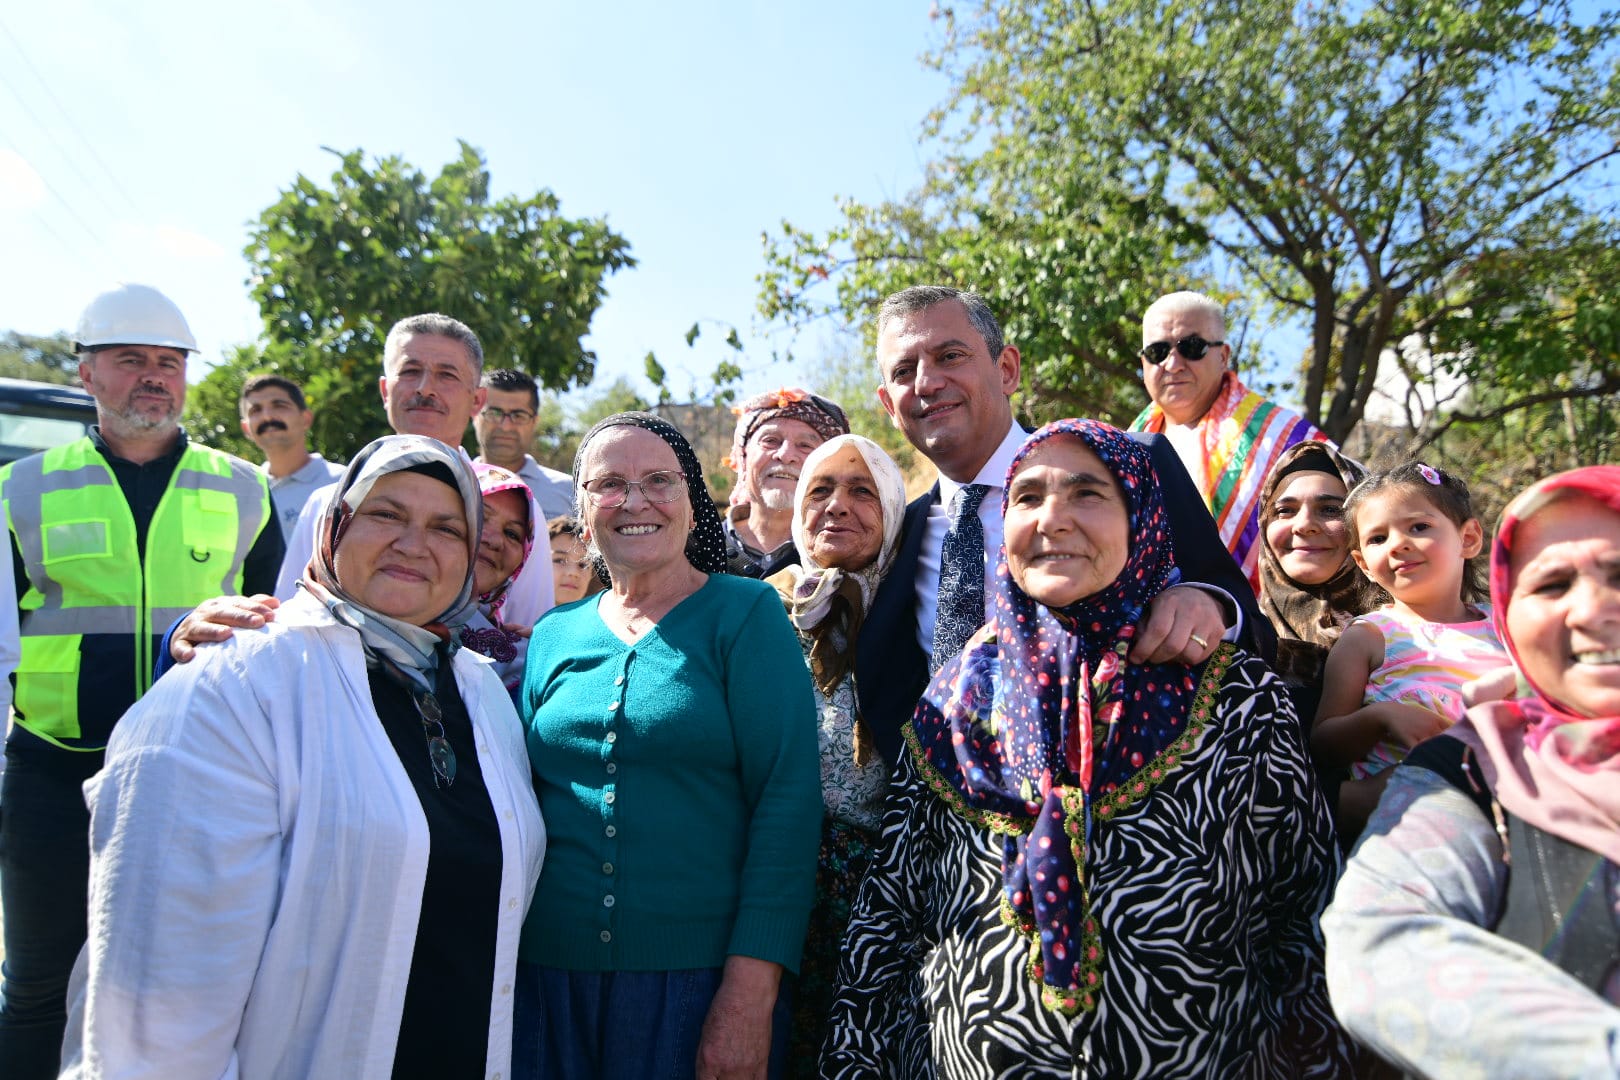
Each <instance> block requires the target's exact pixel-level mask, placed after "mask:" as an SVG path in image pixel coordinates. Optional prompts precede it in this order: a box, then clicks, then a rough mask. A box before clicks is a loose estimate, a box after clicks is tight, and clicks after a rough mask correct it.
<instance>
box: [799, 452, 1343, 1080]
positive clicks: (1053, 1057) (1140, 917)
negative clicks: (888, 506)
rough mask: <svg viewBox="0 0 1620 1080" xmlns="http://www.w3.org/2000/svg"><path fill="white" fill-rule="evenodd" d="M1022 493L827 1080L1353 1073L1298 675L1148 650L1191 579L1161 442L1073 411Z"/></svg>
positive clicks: (1019, 465) (926, 729)
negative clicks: (1159, 452)
mask: <svg viewBox="0 0 1620 1080" xmlns="http://www.w3.org/2000/svg"><path fill="white" fill-rule="evenodd" d="M1006 491H1007V495H1006V497H1005V501H1004V503H1003V506H1002V512H1003V514H1004V515H1005V518H1006V521H1005V536H1006V557H1005V558H1004V560H1003V561H1002V563H1001V565H1000V566H999V567H998V569H997V574H996V599H995V605H994V609H993V614H992V616H991V620H990V622H989V624H988V625H987V626H986V627H985V629H984V630H983V631H981V632H979V633H977V634H975V635H974V636H973V637H972V638H971V639H970V640H969V642H968V645H967V647H966V648H965V649H964V650H963V651H962V653H961V654H960V655H959V656H957V657H955V658H954V659H952V660H951V661H950V662H949V663H947V664H946V665H945V666H944V667H943V668H941V669H940V671H939V673H938V675H936V676H935V678H934V680H933V682H932V683H930V685H929V687H928V691H927V693H926V695H925V696H924V698H923V700H922V701H921V702H920V703H919V704H918V706H917V711H916V713H915V714H914V716H913V718H912V721H911V725H910V727H909V728H908V729H907V730H906V733H905V739H906V743H907V750H908V753H906V754H905V755H904V756H903V757H902V758H901V761H900V765H899V768H898V770H897V772H896V775H895V778H894V780H893V782H892V783H891V785H890V786H889V789H888V796H887V802H886V804H885V811H884V816H883V831H882V836H881V839H880V841H879V844H878V848H877V851H876V853H875V855H874V857H873V862H872V867H871V870H870V872H869V874H868V876H867V879H866V881H865V883H864V884H863V885H862V887H861V889H860V892H859V893H858V895H857V897H856V900H855V905H854V910H853V912H852V913H851V915H850V923H849V931H848V934H847V935H846V937H845V939H844V944H843V950H844V957H843V960H842V962H841V964H840V967H839V972H838V989H837V996H836V999H835V1001H834V1003H833V1006H832V1013H831V1020H830V1030H829V1033H828V1036H827V1040H826V1043H825V1052H824V1054H823V1055H822V1059H821V1075H822V1076H825V1077H833V1078H844V1077H849V1078H854V1077H867V1076H876V1075H900V1076H936V1077H939V1078H940V1080H957V1078H962V1080H965V1078H968V1077H980V1076H986V1075H995V1076H1017V1077H1020V1078H1029V1080H1037V1078H1048V1077H1050V1078H1053V1080H1057V1078H1065V1080H1067V1078H1070V1077H1073V1076H1075V1075H1076V1074H1077V1073H1086V1074H1088V1075H1089V1074H1091V1073H1093V1072H1095V1073H1098V1074H1102V1073H1106V1074H1107V1075H1109V1076H1117V1077H1154V1078H1165V1077H1206V1076H1222V1077H1225V1076H1245V1077H1270V1076H1276V1077H1298V1076H1321V1077H1329V1076H1340V1075H1346V1066H1347V1061H1346V1055H1347V1047H1346V1045H1345V1044H1344V1042H1343V1040H1342V1036H1341V1033H1340V1032H1339V1031H1338V1029H1337V1027H1336V1026H1335V1024H1334V1023H1333V1018H1332V1015H1331V1013H1330V1012H1329V1009H1328V1005H1327V994H1326V989H1325V987H1324V985H1323V981H1322V950H1321V942H1320V940H1319V939H1318V937H1317V934H1316V931H1315V915H1316V913H1317V912H1318V911H1320V910H1321V908H1322V905H1323V904H1324V903H1325V902H1326V900H1327V897H1328V894H1329V892H1330V891H1331V889H1332V886H1333V880H1334V877H1335V872H1336V870H1337V849H1336V847H1335V846H1334V844H1333V839H1332V829H1331V825H1330V823H1329V820H1328V813H1327V807H1326V805H1325V804H1324V803H1323V801H1322V798H1321V796H1320V794H1319V793H1318V792H1317V790H1316V787H1315V785H1314V782H1313V780H1312V777H1311V773H1310V769H1309V766H1308V764H1307V761H1306V757H1305V751H1304V746H1303V744H1302V742H1301V738H1300V732H1299V727H1298V724H1297V722H1296V721H1295V719H1294V716H1293V712H1292V710H1291V709H1290V707H1289V705H1288V700H1287V698H1286V697H1285V696H1284V694H1283V690H1282V687H1281V686H1280V685H1279V684H1278V682H1277V680H1276V678H1275V676H1273V675H1272V674H1271V673H1270V671H1269V669H1267V667H1266V666H1265V664H1264V663H1262V662H1261V661H1259V660H1258V659H1256V658H1253V657H1249V656H1245V655H1243V654H1242V653H1240V652H1238V651H1237V650H1236V649H1235V647H1234V646H1231V645H1223V646H1222V647H1221V648H1220V649H1218V650H1217V651H1216V652H1215V654H1214V656H1213V657H1212V658H1211V659H1210V660H1208V661H1207V662H1205V663H1203V664H1201V665H1199V666H1198V667H1188V666H1186V665H1184V664H1181V663H1178V662H1172V663H1159V664H1153V663H1137V662H1133V661H1131V660H1130V659H1129V655H1130V644H1131V642H1132V640H1133V639H1134V637H1135V634H1136V621H1137V619H1138V617H1139V615H1140V613H1141V612H1142V610H1143V609H1144V607H1145V606H1146V605H1147V604H1148V603H1149V602H1150V601H1151V600H1152V599H1153V597H1154V596H1156V595H1158V594H1159V593H1160V592H1162V591H1163V590H1164V589H1165V588H1167V587H1168V586H1169V585H1170V584H1171V583H1172V582H1174V581H1175V580H1177V578H1178V577H1179V571H1178V570H1177V567H1176V564H1175V559H1174V547H1173V544H1172V542H1171V538H1170V531H1169V523H1168V516H1167V512H1166V510H1165V506H1164V501H1163V497H1162V495H1161V493H1160V490H1159V481H1158V477H1157V475H1156V474H1155V472H1154V470H1153V468H1152V465H1151V458H1150V452H1149V450H1148V449H1147V448H1146V447H1145V446H1143V445H1141V444H1140V443H1138V442H1136V441H1135V440H1133V439H1131V438H1130V437H1129V436H1127V435H1125V434H1124V433H1122V432H1119V431H1117V430H1115V429H1113V428H1110V427H1107V426H1106V425H1102V424H1097V423H1093V422H1091V421H1079V420H1061V421H1058V422H1057V423H1054V424H1049V425H1047V426H1046V427H1044V428H1042V429H1041V430H1040V431H1037V432H1036V433H1035V434H1034V435H1032V436H1030V437H1029V439H1028V440H1026V441H1025V443H1024V444H1023V446H1022V447H1021V448H1020V449H1019V451H1018V454H1017V456H1016V457H1015V458H1014V460H1013V462H1012V465H1011V467H1010V468H1009V470H1008V472H1007V481H1006ZM1239 807H1240V808H1242V809H1241V810H1236V809H1233V808H1239ZM987 1001H988V1002H995V1007H994V1008H977V1007H971V1008H964V1007H963V1003H964V1002H987ZM896 1058H898V1059H899V1060H898V1063H896V1061H895V1059H896Z"/></svg>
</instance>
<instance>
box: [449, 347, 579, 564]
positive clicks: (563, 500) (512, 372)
mask: <svg viewBox="0 0 1620 1080" xmlns="http://www.w3.org/2000/svg"><path fill="white" fill-rule="evenodd" d="M483 384H484V391H485V393H486V394H487V395H488V396H487V397H486V398H485V399H484V407H483V408H482V409H481V410H479V411H478V412H477V413H476V414H474V416H473V433H474V434H475V435H477V436H478V460H479V461H483V462H487V463H488V464H490V465H499V466H500V467H501V468H503V469H505V470H506V471H507V472H511V473H516V474H517V475H518V477H519V478H520V479H522V481H523V482H524V483H525V484H527V485H529V490H530V491H532V492H534V498H535V501H536V502H538V503H539V504H540V512H541V513H542V514H544V515H546V520H547V521H550V520H551V519H552V518H558V517H566V516H568V515H570V514H572V513H573V512H574V478H573V477H572V476H569V475H568V474H567V473H565V472H562V471H560V470H557V469H548V468H546V467H545V466H544V465H542V464H540V463H539V462H538V461H536V460H534V457H533V456H532V455H531V454H530V453H529V449H530V448H531V447H533V446H534V431H535V428H536V427H537V426H539V422H540V388H539V387H538V386H537V385H536V384H535V381H534V379H533V378H531V377H530V376H529V375H528V374H527V373H525V372H522V371H518V370H516V369H514V368H494V369H492V370H490V371H486V372H484V378H483ZM536 535H538V533H536Z"/></svg>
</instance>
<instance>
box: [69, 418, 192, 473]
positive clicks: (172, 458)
mask: <svg viewBox="0 0 1620 1080" xmlns="http://www.w3.org/2000/svg"><path fill="white" fill-rule="evenodd" d="M174 430H175V436H176V437H175V440H174V445H173V446H172V447H170V448H169V449H168V450H166V451H164V453H163V454H162V456H160V457H155V458H153V459H152V460H151V461H149V462H147V463H146V465H145V466H136V465H135V463H134V462H133V461H130V460H128V459H127V458H121V457H119V456H118V455H117V454H116V453H114V452H113V448H112V447H110V446H108V445H107V440H106V439H103V438H102V437H101V425H100V424H91V425H90V442H91V443H93V444H94V445H95V448H96V453H98V454H100V455H101V456H102V457H104V458H106V459H107V460H108V461H110V462H113V463H115V464H120V465H130V466H134V467H136V468H146V467H149V466H153V465H163V464H167V465H169V466H173V465H174V463H175V462H178V461H179V460H180V455H181V454H184V453H185V452H186V443H187V441H188V440H187V439H186V429H185V428H183V427H177V428H175V429H174Z"/></svg>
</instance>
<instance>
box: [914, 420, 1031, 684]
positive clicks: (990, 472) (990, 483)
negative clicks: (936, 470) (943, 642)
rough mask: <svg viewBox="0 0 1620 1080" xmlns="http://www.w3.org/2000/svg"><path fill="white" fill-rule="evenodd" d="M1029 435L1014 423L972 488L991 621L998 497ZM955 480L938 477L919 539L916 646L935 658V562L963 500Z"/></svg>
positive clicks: (998, 545) (998, 548) (998, 544)
mask: <svg viewBox="0 0 1620 1080" xmlns="http://www.w3.org/2000/svg"><path fill="white" fill-rule="evenodd" d="M1027 438H1029V433H1028V432H1026V431H1025V430H1024V429H1023V428H1021V427H1019V426H1018V425H1017V423H1014V424H1013V425H1012V427H1010V428H1008V429H1007V435H1006V437H1005V438H1004V439H1002V440H1001V445H1000V446H998V447H996V451H995V453H993V454H991V455H990V460H989V461H986V462H985V463H984V467H983V468H981V469H980V470H979V473H978V475H977V476H975V477H974V478H973V481H972V482H973V483H975V484H983V485H984V486H985V487H987V488H989V489H990V490H989V491H987V492H985V494H984V501H983V502H981V503H980V504H979V523H980V524H981V525H983V526H984V550H985V559H984V606H985V617H986V618H987V619H988V618H989V611H990V605H991V604H992V603H993V602H994V600H995V592H994V586H995V581H996V558H997V556H998V555H999V554H1000V552H1001V492H1002V485H1003V484H1004V483H1005V482H1006V480H1007V470H1008V469H1009V468H1011V467H1012V461H1013V458H1015V457H1017V456H1018V448H1019V447H1020V446H1023V445H1024V440H1025V439H1027ZM964 486H966V485H963V484H958V483H957V482H956V481H955V480H952V479H951V478H950V477H948V476H946V475H945V474H943V473H941V474H940V477H939V498H938V499H936V500H935V501H934V504H933V505H932V506H930V507H929V508H928V526H927V529H926V531H925V532H924V533H923V539H922V548H921V550H919V551H918V553H917V583H916V584H917V644H919V645H921V646H922V651H923V654H924V655H925V656H931V655H933V652H934V619H935V616H936V615H937V614H938V612H939V562H940V557H941V553H942V552H943V551H944V548H945V534H946V533H947V532H949V531H950V528H951V509H952V508H953V507H954V506H955V505H956V500H957V499H958V498H960V497H961V491H962V488H963V487H964Z"/></svg>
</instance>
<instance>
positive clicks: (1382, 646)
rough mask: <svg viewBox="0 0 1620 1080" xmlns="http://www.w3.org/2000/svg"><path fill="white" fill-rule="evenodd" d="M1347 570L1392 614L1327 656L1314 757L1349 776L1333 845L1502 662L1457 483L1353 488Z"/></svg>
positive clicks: (1374, 619) (1424, 479)
mask: <svg viewBox="0 0 1620 1080" xmlns="http://www.w3.org/2000/svg"><path fill="white" fill-rule="evenodd" d="M1344 514H1345V520H1346V522H1347V524H1348V526H1349V531H1350V546H1351V554H1352V555H1353V557H1354V558H1355V560H1356V564H1357V565H1358V566H1360V567H1361V569H1362V570H1363V571H1364V572H1365V573H1366V575H1367V576H1368V577H1369V578H1371V579H1372V580H1373V582H1375V583H1376V584H1378V585H1379V586H1381V587H1383V589H1384V590H1385V591H1386V592H1387V593H1389V595H1390V597H1391V598H1392V602H1391V603H1389V604H1387V605H1385V606H1384V607H1382V608H1379V609H1378V610H1376V611H1372V612H1369V613H1368V614H1366V615H1363V616H1361V617H1360V618H1358V619H1356V620H1355V621H1354V622H1352V623H1351V624H1350V625H1349V626H1348V627H1346V628H1345V630H1344V633H1343V634H1341V635H1340V637H1339V641H1338V643H1337V644H1335V645H1334V646H1333V650H1332V652H1330V653H1329V654H1328V660H1327V670H1326V672H1325V674H1324V678H1323V686H1322V704H1321V707H1320V708H1319V709H1318V711H1317V714H1316V726H1315V728H1314V730H1313V731H1312V733H1311V750H1312V751H1313V753H1314V754H1315V755H1316V758H1317V762H1318V764H1320V765H1321V766H1323V767H1325V768H1333V767H1340V766H1345V765H1348V766H1349V767H1350V775H1351V780H1350V781H1348V782H1346V783H1345V784H1344V785H1342V786H1341V787H1340V789H1339V804H1338V807H1337V808H1336V813H1337V817H1338V820H1339V828H1340V835H1341V838H1342V839H1345V840H1349V839H1352V838H1353V837H1354V836H1355V835H1356V834H1358V833H1359V832H1360V831H1361V828H1362V826H1363V825H1364V824H1365V823H1366V820H1367V815H1368V814H1370V813H1371V812H1372V808H1373V807H1374V806H1375V805H1377V802H1378V796H1379V795H1380V794H1381V793H1382V792H1383V789H1384V784H1385V783H1386V782H1387V781H1388V779H1389V774H1388V772H1387V771H1385V770H1387V769H1388V767H1389V766H1391V765H1393V764H1395V763H1396V762H1398V761H1400V760H1401V758H1403V757H1405V756H1406V751H1407V750H1409V749H1411V748H1412V747H1414V746H1416V745H1417V744H1418V743H1420V742H1422V741H1423V740H1424V739H1427V738H1429V737H1430V736H1432V735H1437V734H1439V733H1440V732H1442V731H1444V730H1445V729H1446V728H1448V727H1450V726H1451V725H1452V724H1453V723H1455V722H1456V721H1457V720H1458V719H1460V718H1461V717H1462V714H1463V710H1464V704H1463V700H1462V695H1461V687H1462V684H1463V683H1465V682H1467V681H1469V680H1470V679H1474V678H1477V677H1478V676H1480V675H1483V674H1485V673H1486V672H1488V671H1492V670H1495V669H1497V668H1499V667H1501V666H1502V665H1503V664H1506V663H1507V662H1508V659H1507V653H1506V651H1505V650H1504V649H1503V648H1502V643H1501V641H1500V640H1498V639H1497V636H1496V632H1495V631H1494V630H1492V629H1491V624H1490V613H1489V610H1488V607H1487V605H1486V604H1485V602H1484V601H1485V596H1486V593H1485V587H1484V582H1483V580H1482V577H1481V573H1480V568H1479V567H1478V565H1476V564H1475V563H1473V562H1471V561H1470V560H1472V559H1474V557H1475V556H1477V555H1478V554H1479V552H1480V548H1481V547H1482V546H1483V545H1484V530H1483V529H1481V528H1480V524H1479V520H1478V519H1477V518H1475V517H1474V512H1473V506H1472V504H1471V502H1470V500H1469V498H1468V489H1467V488H1466V487H1464V486H1463V483H1462V481H1460V480H1458V479H1457V478H1456V477H1454V476H1451V475H1450V474H1448V473H1445V472H1442V471H1440V470H1439V469H1436V468H1433V467H1432V466H1429V465H1423V464H1420V463H1417V462H1411V463H1408V464H1406V465H1402V466H1400V467H1399V468H1396V469H1391V470H1389V471H1388V472H1382V473H1377V474H1375V475H1373V476H1370V477H1368V478H1367V479H1366V480H1363V481H1362V482H1361V483H1360V484H1357V485H1356V487H1355V489H1354V490H1353V491H1351V493H1350V497H1349V498H1348V499H1346V500H1345V504H1344Z"/></svg>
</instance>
